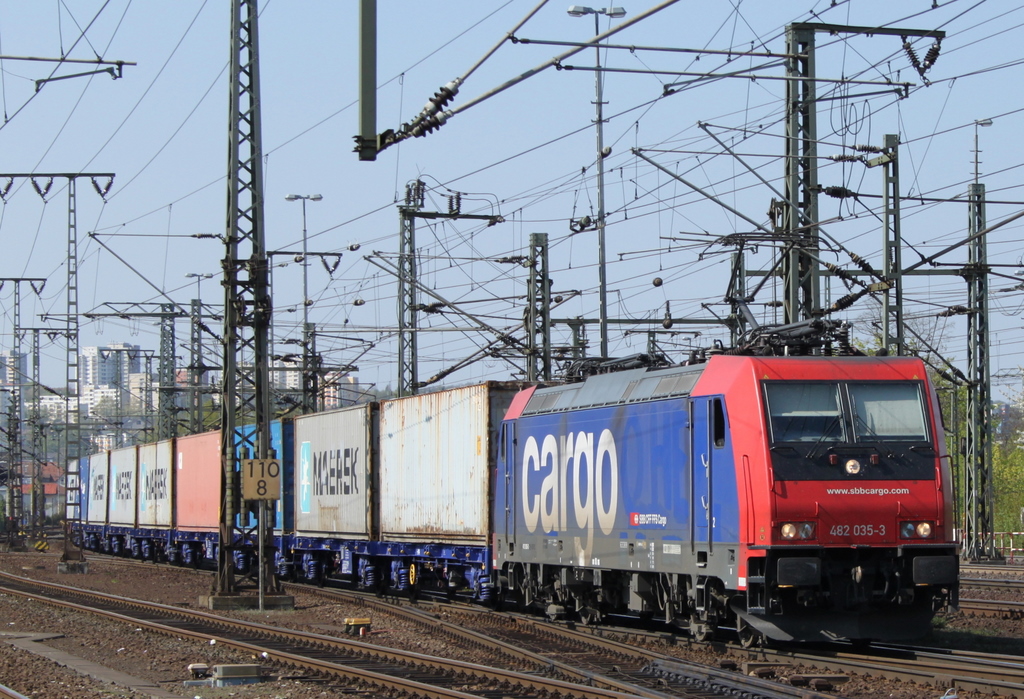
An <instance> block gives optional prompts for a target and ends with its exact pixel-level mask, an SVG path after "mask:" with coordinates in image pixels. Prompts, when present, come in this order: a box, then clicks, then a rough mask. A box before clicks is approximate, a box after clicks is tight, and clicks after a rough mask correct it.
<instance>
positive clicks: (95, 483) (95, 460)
mask: <svg viewBox="0 0 1024 699" xmlns="http://www.w3.org/2000/svg"><path fill="white" fill-rule="evenodd" d="M109 467H110V452H106V451H101V452H100V453H98V454H93V455H91V456H90V457H89V477H88V480H86V481H85V491H84V492H83V493H82V498H83V499H84V500H85V502H86V507H85V510H86V513H87V514H86V520H85V521H86V522H88V523H89V524H106V523H107V477H108V476H109V475H110V473H109Z"/></svg>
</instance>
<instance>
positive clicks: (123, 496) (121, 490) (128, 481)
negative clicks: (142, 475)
mask: <svg viewBox="0 0 1024 699" xmlns="http://www.w3.org/2000/svg"><path fill="white" fill-rule="evenodd" d="M134 475H135V474H134V473H132V472H131V471H122V472H121V473H119V474H117V490H116V491H115V492H114V499H115V500H131V499H132V495H133V491H134V489H133V488H132V481H133V480H134V478H133V476H134Z"/></svg>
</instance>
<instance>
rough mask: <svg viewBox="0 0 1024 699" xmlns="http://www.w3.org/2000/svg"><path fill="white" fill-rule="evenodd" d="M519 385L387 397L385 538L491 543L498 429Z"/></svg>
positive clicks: (382, 482)
mask: <svg viewBox="0 0 1024 699" xmlns="http://www.w3.org/2000/svg"><path fill="white" fill-rule="evenodd" d="M519 388H520V385H519V384H511V383H498V382H493V381H492V382H487V383H483V384H478V385H475V386H466V387H463V388H454V389H450V390H447V391H439V392H437V393H427V394H423V395H418V396H409V397H407V398H399V399H396V400H390V401H384V402H383V403H381V408H380V467H379V470H380V479H379V487H380V527H381V539H383V540H385V541H389V540H394V541H423V542H439V543H450V544H473V545H485V544H486V543H487V532H488V530H489V522H490V506H489V502H490V491H491V481H490V479H491V474H492V473H493V471H494V466H495V459H496V449H497V447H496V444H497V439H496V435H497V431H498V429H499V428H500V425H501V420H502V418H503V417H504V415H505V411H506V410H507V409H508V406H509V404H510V403H511V402H512V397H513V396H514V395H515V394H516V392H517V391H518V390H519Z"/></svg>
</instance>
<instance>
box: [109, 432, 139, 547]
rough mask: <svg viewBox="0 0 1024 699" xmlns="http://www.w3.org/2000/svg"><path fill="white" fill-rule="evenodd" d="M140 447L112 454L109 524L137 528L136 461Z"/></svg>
mask: <svg viewBox="0 0 1024 699" xmlns="http://www.w3.org/2000/svg"><path fill="white" fill-rule="evenodd" d="M138 455H139V450H138V447H125V448H123V449H114V450H113V451H111V452H110V477H109V478H107V488H108V494H107V503H108V507H109V519H108V520H107V523H108V524H116V525H118V526H125V527H134V526H135V493H136V481H135V479H136V476H137V475H138V474H137V472H136V460H137V459H138Z"/></svg>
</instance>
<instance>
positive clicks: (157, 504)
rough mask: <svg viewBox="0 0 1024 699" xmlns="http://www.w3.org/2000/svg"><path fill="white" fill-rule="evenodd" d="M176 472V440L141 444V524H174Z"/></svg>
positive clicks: (160, 526)
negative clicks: (174, 480)
mask: <svg viewBox="0 0 1024 699" xmlns="http://www.w3.org/2000/svg"><path fill="white" fill-rule="evenodd" d="M173 473H174V440H172V439H168V440H164V441H163V442H157V443H156V444H143V445H141V446H140V447H139V485H138V497H137V498H136V504H137V505H138V512H137V517H138V524H139V526H140V527H158V528H161V529H166V528H169V527H170V526H171V522H172V519H171V518H172V517H173V516H174V510H173V506H172V504H171V493H172V492H173V490H172V487H173V482H172V475H173Z"/></svg>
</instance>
